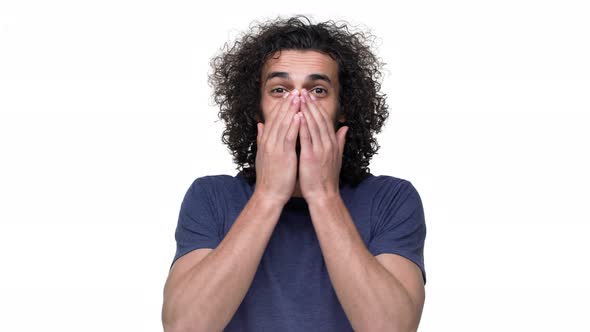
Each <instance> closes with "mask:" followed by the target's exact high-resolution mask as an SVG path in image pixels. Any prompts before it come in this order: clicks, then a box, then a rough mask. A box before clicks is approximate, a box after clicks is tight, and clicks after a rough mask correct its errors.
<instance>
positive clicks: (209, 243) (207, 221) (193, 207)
mask: <svg viewBox="0 0 590 332" xmlns="http://www.w3.org/2000/svg"><path fill="white" fill-rule="evenodd" d="M206 189H207V187H206V185H205V179H204V178H197V179H196V180H195V181H193V183H192V184H191V186H190V188H189V189H188V190H187V192H186V194H185V195H184V199H183V201H182V204H181V206H180V213H179V215H178V224H177V226H176V232H175V239H176V254H175V255H174V259H173V260H172V264H170V268H172V265H173V264H174V262H175V261H176V260H177V259H178V258H180V257H181V256H183V255H185V254H187V253H189V252H191V251H193V250H195V249H200V248H215V247H217V245H218V244H219V242H221V236H220V233H219V232H218V227H217V225H219V222H218V220H217V219H218V218H217V217H216V214H215V213H214V207H213V205H212V203H211V201H210V200H209V199H208V197H210V195H207V190H206Z"/></svg>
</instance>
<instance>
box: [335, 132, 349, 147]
mask: <svg viewBox="0 0 590 332" xmlns="http://www.w3.org/2000/svg"><path fill="white" fill-rule="evenodd" d="M348 130H349V128H348V126H343V127H340V129H338V131H337V132H336V137H337V139H338V149H339V150H338V152H339V153H340V154H342V153H343V152H344V144H345V143H346V133H348Z"/></svg>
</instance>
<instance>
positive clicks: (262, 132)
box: [255, 90, 302, 205]
mask: <svg viewBox="0 0 590 332" xmlns="http://www.w3.org/2000/svg"><path fill="white" fill-rule="evenodd" d="M293 101H295V102H293ZM300 103H301V102H300V100H299V91H297V90H293V93H290V94H286V95H285V96H284V97H283V99H282V100H281V101H280V102H278V103H277V104H276V105H275V107H274V108H273V109H272V110H271V112H270V114H269V116H268V119H265V120H266V121H265V122H266V124H263V123H260V122H259V123H257V126H258V127H257V129H258V136H257V137H256V145H257V151H256V189H255V191H256V194H257V195H260V196H262V197H265V198H268V199H269V200H273V201H277V202H279V203H281V204H283V205H284V204H285V203H286V202H287V201H288V200H289V199H290V198H291V196H292V195H293V191H294V189H295V183H296V179H297V153H296V152H295V144H296V141H297V135H298V134H299V124H300V123H301V119H300V117H301V115H302V114H297V113H298V111H299V105H300Z"/></svg>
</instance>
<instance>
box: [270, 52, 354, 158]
mask: <svg viewBox="0 0 590 332" xmlns="http://www.w3.org/2000/svg"><path fill="white" fill-rule="evenodd" d="M279 54H280V56H279V57H278V58H277V56H278V55H279ZM302 89H306V90H307V91H308V92H309V94H310V95H313V96H315V97H316V100H315V102H316V103H317V104H319V105H320V107H321V108H322V109H323V110H324V111H325V112H326V113H327V114H328V115H329V117H330V119H331V120H332V123H333V124H334V128H335V130H337V129H338V128H337V127H336V124H337V122H336V116H337V110H338V107H339V105H338V94H339V92H340V91H339V90H340V82H338V64H337V63H336V61H334V60H333V59H332V58H331V57H330V56H329V55H327V54H324V53H320V52H317V51H312V50H282V51H281V52H280V53H279V52H277V53H275V54H274V55H273V56H271V57H270V58H269V59H268V60H267V61H266V63H265V64H264V67H263V69H262V76H261V91H260V92H261V99H260V106H261V108H262V114H263V116H264V119H268V115H269V113H270V112H271V111H272V110H273V108H274V107H275V105H277V104H278V103H280V102H281V101H282V100H283V96H284V94H286V93H287V92H291V91H293V90H299V92H301V90H302ZM338 120H339V121H342V122H343V121H344V117H340V118H339V119H338ZM300 151H301V146H300V143H299V136H298V137H297V144H296V152H297V156H298V157H299V153H300Z"/></svg>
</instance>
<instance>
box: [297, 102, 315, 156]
mask: <svg viewBox="0 0 590 332" xmlns="http://www.w3.org/2000/svg"><path fill="white" fill-rule="evenodd" d="M299 116H300V117H301V119H300V124H299V144H301V154H302V155H303V154H308V153H309V152H311V151H312V148H313V146H312V143H311V136H310V133H309V126H308V125H307V121H306V120H305V116H304V115H303V113H302V112H300V113H299Z"/></svg>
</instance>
